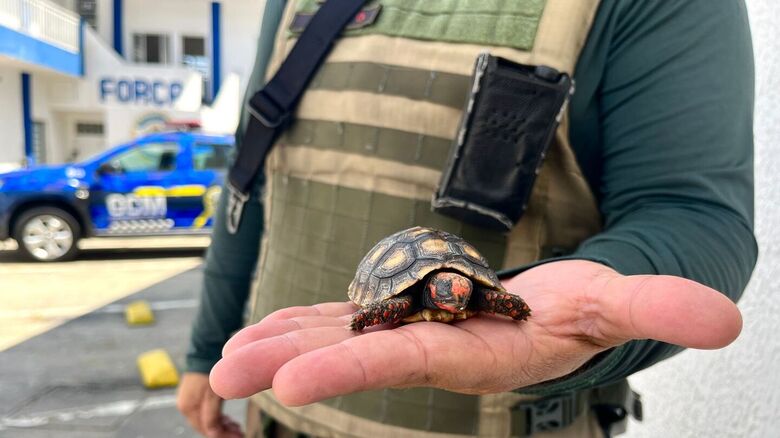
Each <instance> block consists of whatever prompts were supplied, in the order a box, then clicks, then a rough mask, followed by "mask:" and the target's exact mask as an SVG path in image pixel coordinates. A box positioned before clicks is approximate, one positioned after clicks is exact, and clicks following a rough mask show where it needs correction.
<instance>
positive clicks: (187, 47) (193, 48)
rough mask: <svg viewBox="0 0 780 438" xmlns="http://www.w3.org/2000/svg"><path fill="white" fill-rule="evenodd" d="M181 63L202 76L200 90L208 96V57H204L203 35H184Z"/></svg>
mask: <svg viewBox="0 0 780 438" xmlns="http://www.w3.org/2000/svg"><path fill="white" fill-rule="evenodd" d="M181 47H182V55H181V63H182V65H184V66H185V67H187V68H188V69H190V70H194V71H196V72H198V73H200V74H201V76H202V77H203V85H202V90H201V92H202V93H203V94H202V96H203V97H204V98H205V97H206V96H208V89H209V88H208V83H209V81H208V77H209V58H207V57H206V40H205V39H204V38H203V37H192V36H185V37H182V40H181Z"/></svg>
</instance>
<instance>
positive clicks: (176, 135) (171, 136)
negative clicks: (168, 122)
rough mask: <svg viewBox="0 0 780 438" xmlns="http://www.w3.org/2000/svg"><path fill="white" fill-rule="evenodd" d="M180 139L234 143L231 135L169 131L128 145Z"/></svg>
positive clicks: (138, 139)
mask: <svg viewBox="0 0 780 438" xmlns="http://www.w3.org/2000/svg"><path fill="white" fill-rule="evenodd" d="M182 137H184V138H191V139H193V140H196V141H198V140H200V141H203V140H205V141H209V142H212V143H217V144H233V143H234V142H235V140H234V138H233V136H232V135H228V134H208V133H202V132H184V131H171V132H156V133H153V134H147V135H142V136H140V137H137V138H135V139H134V140H132V141H131V142H129V143H131V144H132V143H139V142H148V141H178V140H180V139H181V138H182Z"/></svg>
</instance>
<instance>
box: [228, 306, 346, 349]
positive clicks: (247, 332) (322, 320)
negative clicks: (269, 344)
mask: <svg viewBox="0 0 780 438" xmlns="http://www.w3.org/2000/svg"><path fill="white" fill-rule="evenodd" d="M348 320H349V316H343V317H336V316H320V315H316V316H298V317H293V318H290V319H272V320H265V319H264V320H262V321H261V322H259V323H257V324H254V325H250V326H249V327H245V328H244V329H242V330H241V331H239V332H238V333H236V334H235V335H233V337H232V338H230V339H229V340H228V341H227V342H226V343H225V346H224V347H223V348H222V356H223V357H224V356H227V355H229V354H231V353H232V352H233V351H236V350H238V349H239V348H241V347H243V346H244V345H246V344H249V343H250V342H255V341H259V340H261V339H266V338H271V337H274V336H279V335H283V334H285V333H289V332H292V331H295V330H303V329H309V328H316V327H344V326H345V325H346V323H347V321H348Z"/></svg>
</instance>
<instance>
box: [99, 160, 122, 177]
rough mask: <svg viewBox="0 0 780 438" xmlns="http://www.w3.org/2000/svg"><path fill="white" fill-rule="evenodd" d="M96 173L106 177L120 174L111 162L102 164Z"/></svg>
mask: <svg viewBox="0 0 780 438" xmlns="http://www.w3.org/2000/svg"><path fill="white" fill-rule="evenodd" d="M96 172H97V174H98V175H100V176H105V175H111V174H114V173H118V169H117V168H116V167H114V166H113V165H112V164H111V162H108V161H107V162H105V163H103V164H101V165H100V166H98V168H97V170H96Z"/></svg>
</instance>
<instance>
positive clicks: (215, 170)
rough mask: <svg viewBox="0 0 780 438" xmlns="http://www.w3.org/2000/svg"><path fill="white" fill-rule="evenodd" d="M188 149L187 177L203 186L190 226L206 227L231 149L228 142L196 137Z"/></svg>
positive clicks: (208, 226) (214, 205)
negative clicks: (189, 151) (189, 154)
mask: <svg viewBox="0 0 780 438" xmlns="http://www.w3.org/2000/svg"><path fill="white" fill-rule="evenodd" d="M190 150H191V154H192V157H191V159H192V162H191V169H190V171H189V172H188V176H187V178H188V180H190V181H192V182H193V183H194V184H198V185H201V186H203V187H205V192H204V195H203V197H202V199H201V205H200V210H199V211H198V214H197V216H195V218H194V219H193V222H192V227H193V228H194V229H208V228H211V225H212V223H213V220H214V211H215V210H216V207H217V201H218V200H219V194H220V192H221V190H222V183H223V181H224V179H225V174H226V173H227V167H228V162H229V156H230V150H231V149H230V145H228V144H224V143H220V142H216V141H209V140H208V139H198V140H196V141H195V142H194V143H193V144H192V147H191V148H190Z"/></svg>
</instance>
